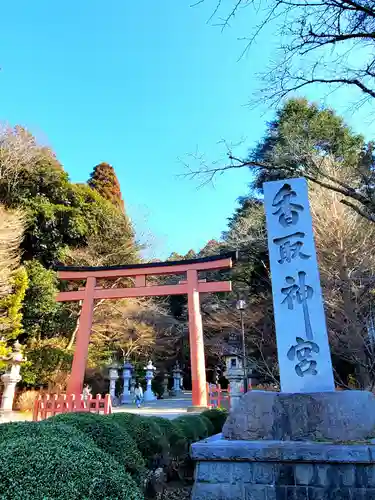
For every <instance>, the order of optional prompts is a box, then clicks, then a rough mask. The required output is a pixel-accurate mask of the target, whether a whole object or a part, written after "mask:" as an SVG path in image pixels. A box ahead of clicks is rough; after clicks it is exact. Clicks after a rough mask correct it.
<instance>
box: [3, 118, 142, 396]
mask: <svg viewBox="0 0 375 500" xmlns="http://www.w3.org/2000/svg"><path fill="white" fill-rule="evenodd" d="M0 167H1V169H0V170H1V175H0V201H1V203H2V204H3V205H4V207H5V209H10V208H14V209H19V210H20V211H21V212H22V214H25V219H26V222H25V224H24V227H25V230H24V235H23V238H20V240H21V241H22V243H21V249H20V253H21V258H22V262H21V263H22V265H23V267H22V268H21V269H20V270H19V271H17V273H16V274H15V275H14V278H13V282H12V287H11V288H12V289H11V293H8V294H7V295H6V296H5V297H2V298H1V300H0V323H1V324H0V327H1V331H2V335H3V336H4V337H5V339H6V340H12V339H15V338H18V339H19V340H20V341H21V343H23V344H24V345H25V347H26V355H27V358H28V362H27V364H26V365H24V366H23V368H22V371H23V381H24V382H26V383H27V384H29V385H34V384H36V385H47V384H49V385H50V386H51V387H53V386H55V385H56V384H57V379H61V380H60V382H61V383H60V382H59V384H57V385H58V386H59V388H63V387H64V382H63V378H64V377H63V374H64V372H66V371H67V370H68V369H69V366H70V362H71V350H72V347H74V340H75V330H76V326H77V318H78V315H79V307H80V306H79V304H78V303H56V293H57V292H58V289H59V288H60V287H61V286H66V285H63V284H60V283H58V279H57V274H56V271H55V266H56V264H60V263H63V264H67V265H82V264H84V265H114V264H127V263H130V262H136V261H137V260H138V248H137V245H136V244H135V240H134V232H133V228H132V226H131V223H130V221H129V218H128V217H127V215H126V214H125V212H124V209H123V203H122V198H121V192H120V187H119V184H118V181H117V178H116V175H115V173H114V171H113V168H112V167H110V169H111V176H112V177H111V179H112V181H113V182H114V184H116V183H117V184H116V186H117V187H116V189H117V193H115V192H114V191H113V193H112V194H113V196H114V195H115V194H116V196H117V199H118V200H120V201H121V203H122V205H121V210H119V203H117V202H116V203H115V202H114V198H113V196H112V197H111V196H109V195H108V192H109V191H108V186H107V187H106V189H107V191H106V189H102V187H103V186H102V187H101V186H100V185H99V184H98V183H99V178H101V179H102V180H103V175H104V174H103V169H100V168H99V167H98V168H96V169H95V171H94V173H93V175H92V177H91V180H90V184H91V185H92V186H93V187H90V186H89V185H88V184H76V183H73V182H71V181H70V180H69V177H68V174H67V173H66V172H65V171H64V169H63V167H62V165H61V164H60V163H59V162H58V160H57V158H56V157H55V155H54V154H53V152H52V151H51V150H50V149H48V148H46V147H43V146H41V145H40V144H38V142H37V140H36V139H35V138H34V137H33V136H32V134H30V133H29V132H28V131H27V130H25V129H24V128H22V127H19V126H17V127H15V128H5V129H2V130H1V131H0ZM101 170H102V174H103V175H102V174H100V171H101ZM105 175H106V174H105ZM105 175H104V177H105ZM48 366H49V370H50V374H48V373H47V370H46V368H47V367H48ZM65 378H66V377H65Z"/></svg>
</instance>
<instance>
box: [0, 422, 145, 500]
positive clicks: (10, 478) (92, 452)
mask: <svg viewBox="0 0 375 500" xmlns="http://www.w3.org/2000/svg"><path fill="white" fill-rule="evenodd" d="M41 427H42V426H41ZM43 427H47V426H43ZM43 432H44V431H43ZM0 455H1V461H0V491H1V494H0V495H1V499H2V500H13V499H15V498H20V499H22V500H35V499H37V498H40V499H43V500H82V499H85V500H94V499H97V498H100V499H104V500H109V499H113V498H116V499H117V500H142V498H143V496H142V494H141V492H140V490H139V488H138V487H137V485H136V483H135V482H134V481H133V479H132V478H131V476H130V475H129V474H128V473H127V472H125V470H124V468H123V467H122V466H121V465H120V464H119V463H118V462H116V460H115V459H114V458H112V457H111V456H110V455H108V454H107V453H105V452H103V451H102V450H100V449H98V448H97V447H96V446H95V445H91V444H90V443H89V441H87V440H86V441H83V440H81V439H77V437H76V436H73V437H69V438H68V437H67V436H64V437H60V436H56V435H55V436H51V437H50V438H49V439H46V438H45V437H44V436H38V437H35V436H34V437H27V438H23V437H22V438H17V439H9V440H6V441H4V442H2V443H1V444H0Z"/></svg>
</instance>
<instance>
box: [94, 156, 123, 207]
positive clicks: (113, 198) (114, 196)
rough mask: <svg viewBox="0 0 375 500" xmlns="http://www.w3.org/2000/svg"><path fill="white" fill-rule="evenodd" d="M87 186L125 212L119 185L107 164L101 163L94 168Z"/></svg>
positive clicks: (111, 168)
mask: <svg viewBox="0 0 375 500" xmlns="http://www.w3.org/2000/svg"><path fill="white" fill-rule="evenodd" d="M88 185H89V186H90V187H91V188H92V189H95V190H96V191H97V192H98V193H99V194H100V195H101V196H103V198H105V199H106V200H109V201H110V202H111V203H113V204H114V205H115V206H116V207H118V208H120V209H121V210H122V211H124V210H125V208H124V201H123V199H122V196H121V188H120V183H119V181H118V179H117V176H116V173H115V170H114V168H113V167H112V166H111V165H109V163H105V162H102V163H99V165H96V167H94V170H93V171H92V172H91V175H90V179H89V181H88Z"/></svg>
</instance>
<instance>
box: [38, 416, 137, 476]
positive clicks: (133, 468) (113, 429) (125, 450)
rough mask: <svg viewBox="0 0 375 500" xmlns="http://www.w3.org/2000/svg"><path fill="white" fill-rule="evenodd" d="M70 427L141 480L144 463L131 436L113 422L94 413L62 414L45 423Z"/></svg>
mask: <svg viewBox="0 0 375 500" xmlns="http://www.w3.org/2000/svg"><path fill="white" fill-rule="evenodd" d="M56 422H60V423H64V424H67V425H69V426H72V427H74V428H76V429H78V430H80V431H81V432H83V433H84V434H86V435H87V436H89V437H90V438H92V439H93V441H94V442H95V444H96V445H97V446H98V447H99V448H101V449H102V450H103V451H105V452H107V453H109V454H110V455H112V456H113V457H114V458H115V459H116V460H117V461H118V462H119V463H120V464H121V465H123V466H124V467H125V468H126V470H128V471H129V472H130V473H131V474H133V475H135V476H136V477H137V479H138V480H141V479H142V477H143V475H144V472H145V462H144V460H143V458H142V456H141V454H140V452H139V450H138V448H137V445H136V444H135V442H134V440H133V439H132V438H131V436H130V435H129V434H128V433H127V432H126V431H125V430H124V429H123V428H122V427H120V426H119V425H117V424H116V422H114V421H113V420H110V419H109V418H108V417H106V416H104V415H97V414H95V413H63V414H60V415H57V416H56V417H53V418H51V419H49V420H47V421H46V424H47V423H56Z"/></svg>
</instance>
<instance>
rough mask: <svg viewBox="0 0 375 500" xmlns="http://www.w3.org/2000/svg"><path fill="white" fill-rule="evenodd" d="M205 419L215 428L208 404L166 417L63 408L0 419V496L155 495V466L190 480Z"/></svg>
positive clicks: (208, 430) (137, 498) (134, 499)
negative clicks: (46, 414) (29, 417)
mask: <svg viewBox="0 0 375 500" xmlns="http://www.w3.org/2000/svg"><path fill="white" fill-rule="evenodd" d="M219 413H220V415H223V412H219ZM211 419H212V420H213V421H215V422H216V424H217V426H218V427H217V428H216V430H218V431H220V430H221V428H220V429H219V424H218V422H219V419H218V412H217V411H214V410H210V411H207V412H205V416H202V415H186V416H184V417H181V418H179V419H176V420H173V421H170V420H167V419H163V418H158V417H140V416H138V415H132V414H129V413H115V414H112V415H110V416H101V415H96V414H88V413H69V414H61V415H58V416H56V417H53V418H50V419H48V420H44V421H42V422H38V423H36V422H17V423H10V424H3V425H1V426H0V453H1V457H2V460H1V463H0V491H1V494H0V496H1V498H4V500H8V499H9V500H10V499H13V498H22V499H23V498H24V499H25V500H39V499H41V498H43V499H45V500H53V499H56V500H71V499H73V500H74V499H77V500H78V499H87V500H89V499H94V498H95V499H96V498H103V499H114V498H116V499H117V500H122V499H124V500H125V499H126V500H141V499H143V498H155V496H154V491H155V490H154V486H155V485H154V484H153V481H154V479H153V474H152V471H153V470H155V469H156V468H160V467H162V468H163V469H164V471H165V472H166V474H167V478H168V479H171V480H175V479H176V478H177V479H178V478H184V480H189V481H191V479H192V474H193V462H192V460H191V459H190V458H189V447H190V444H191V443H193V442H194V441H197V440H198V439H199V437H208V436H210V435H211V434H213V432H214V427H213V425H212V424H211V423H210V420H211ZM195 429H197V430H196V431H195ZM198 436H199V437H198ZM141 454H143V456H144V458H145V459H147V462H148V467H149V468H150V469H151V470H150V471H149V474H146V471H145V463H144V460H143V459H142V456H141ZM147 477H148V479H147V480H146V481H145V479H146V478H147Z"/></svg>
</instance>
